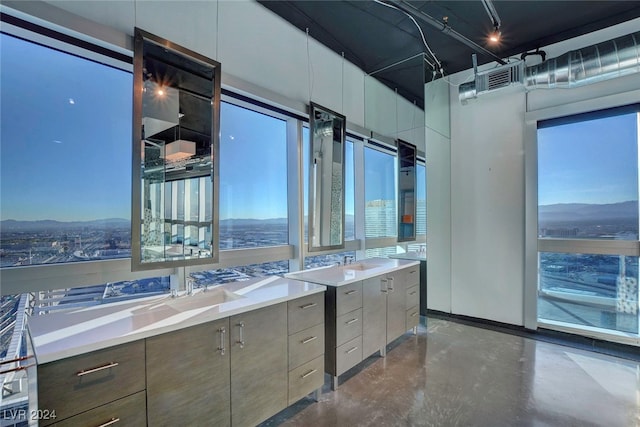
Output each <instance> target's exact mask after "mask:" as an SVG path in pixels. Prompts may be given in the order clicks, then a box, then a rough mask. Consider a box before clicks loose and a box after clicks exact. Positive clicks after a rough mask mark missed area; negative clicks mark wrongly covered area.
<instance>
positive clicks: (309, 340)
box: [302, 337, 318, 344]
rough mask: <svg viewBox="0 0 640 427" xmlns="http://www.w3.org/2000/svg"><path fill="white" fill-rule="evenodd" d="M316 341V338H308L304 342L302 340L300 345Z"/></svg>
mask: <svg viewBox="0 0 640 427" xmlns="http://www.w3.org/2000/svg"><path fill="white" fill-rule="evenodd" d="M317 339H318V337H309V338H307V339H306V340H302V344H306V343H309V342H311V341H315V340H317Z"/></svg>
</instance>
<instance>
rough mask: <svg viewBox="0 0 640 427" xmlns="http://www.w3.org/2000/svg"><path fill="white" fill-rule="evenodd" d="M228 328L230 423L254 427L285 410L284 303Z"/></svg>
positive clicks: (246, 316) (240, 319) (233, 322)
mask: <svg viewBox="0 0 640 427" xmlns="http://www.w3.org/2000/svg"><path fill="white" fill-rule="evenodd" d="M230 326H231V331H232V332H231V421H232V424H233V426H234V427H239V426H254V425H256V424H259V423H260V422H262V421H264V420H266V419H267V418H269V417H271V416H272V415H274V414H276V413H277V412H279V411H281V410H282V409H284V408H286V406H287V389H288V378H287V374H288V366H287V365H288V362H287V340H288V336H287V303H281V304H276V305H273V306H269V307H265V308H262V309H259V310H255V311H250V312H247V313H243V314H239V315H236V316H232V317H231V319H230ZM181 425H186V424H181ZM207 425H215V424H212V423H209V424H207Z"/></svg>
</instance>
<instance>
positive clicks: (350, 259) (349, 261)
mask: <svg viewBox="0 0 640 427" xmlns="http://www.w3.org/2000/svg"><path fill="white" fill-rule="evenodd" d="M353 261H355V258H354V257H353V255H345V256H344V258H343V259H342V264H343V265H347V264H353Z"/></svg>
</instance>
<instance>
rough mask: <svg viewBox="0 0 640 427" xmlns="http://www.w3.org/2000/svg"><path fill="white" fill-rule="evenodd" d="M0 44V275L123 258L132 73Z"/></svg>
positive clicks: (127, 241) (6, 40)
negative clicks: (1, 272)
mask: <svg viewBox="0 0 640 427" xmlns="http://www.w3.org/2000/svg"><path fill="white" fill-rule="evenodd" d="M0 44H1V45H2V49H0V61H1V62H2V73H1V74H0V86H1V87H2V91H0V105H2V108H1V110H0V121H1V122H2V126H0V140H2V145H1V146H0V205H2V210H0V220H1V222H0V224H1V227H0V228H1V229H2V236H1V237H2V238H1V239H0V262H1V266H2V267H10V266H26V265H35V264H50V263H66V262H73V261H86V260H101V259H112V258H128V257H130V256H131V200H130V199H131V196H130V192H131V160H130V157H131V155H130V154H131V116H132V112H131V91H132V74H131V73H130V72H128V71H123V70H122V69H118V68H114V67H109V66H105V65H103V64H100V63H98V62H95V61H92V60H89V59H85V58H81V57H79V56H76V55H71V54H67V53H63V52H61V51H59V50H55V49H51V48H48V47H45V46H42V45H39V44H35V43H31V42H29V41H26V40H23V39H19V38H16V37H13V36H11V35H8V34H4V33H2V34H1V35H0ZM43 70H46V72H43ZM106 117H108V118H109V120H104V118H106Z"/></svg>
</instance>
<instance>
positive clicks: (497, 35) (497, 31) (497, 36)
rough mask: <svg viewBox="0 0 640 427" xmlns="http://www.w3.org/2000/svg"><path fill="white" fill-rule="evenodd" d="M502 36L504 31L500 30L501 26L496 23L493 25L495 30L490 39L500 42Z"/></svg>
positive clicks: (493, 41) (492, 41)
mask: <svg viewBox="0 0 640 427" xmlns="http://www.w3.org/2000/svg"><path fill="white" fill-rule="evenodd" d="M500 36H502V33H501V32H500V28H499V27H498V26H497V25H496V26H495V27H493V32H492V33H490V34H489V41H490V42H491V43H499V42H500Z"/></svg>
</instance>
